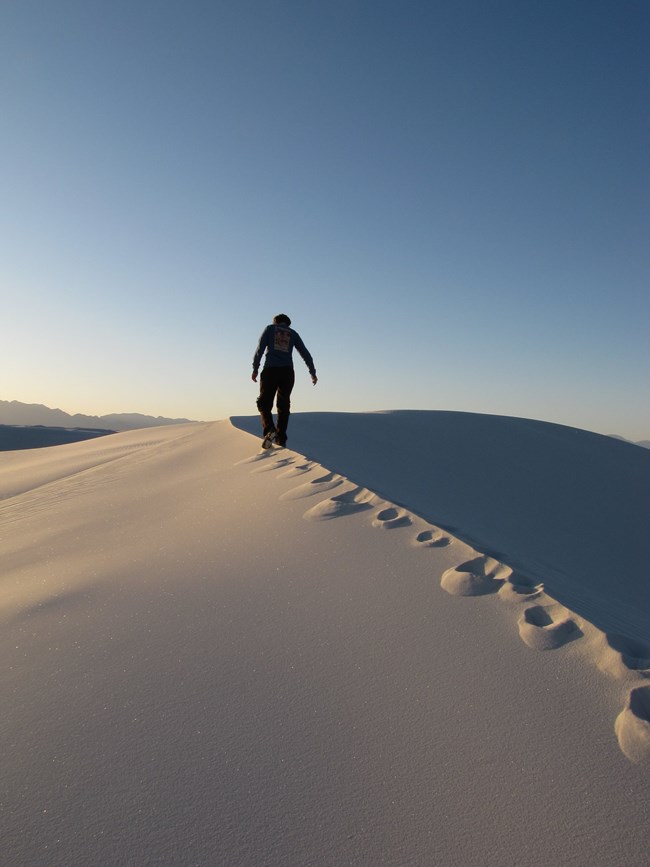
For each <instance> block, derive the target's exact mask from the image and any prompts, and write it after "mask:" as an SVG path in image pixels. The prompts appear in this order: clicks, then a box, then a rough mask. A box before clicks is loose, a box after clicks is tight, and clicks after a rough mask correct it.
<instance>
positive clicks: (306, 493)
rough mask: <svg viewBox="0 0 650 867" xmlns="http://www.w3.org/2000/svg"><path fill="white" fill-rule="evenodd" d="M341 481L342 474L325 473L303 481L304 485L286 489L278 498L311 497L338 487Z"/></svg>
mask: <svg viewBox="0 0 650 867" xmlns="http://www.w3.org/2000/svg"><path fill="white" fill-rule="evenodd" d="M342 482H343V478H342V476H339V475H337V474H336V473H326V474H325V475H324V476H319V477H318V478H317V479H312V480H311V481H310V482H305V484H304V485H299V486H298V487H297V488H292V489H291V490H290V491H286V492H285V493H284V494H282V496H281V497H280V499H281V500H300V499H302V498H303V497H313V496H314V494H322V493H323V492H324V491H330V490H331V489H332V488H336V487H338V485H340V484H342Z"/></svg>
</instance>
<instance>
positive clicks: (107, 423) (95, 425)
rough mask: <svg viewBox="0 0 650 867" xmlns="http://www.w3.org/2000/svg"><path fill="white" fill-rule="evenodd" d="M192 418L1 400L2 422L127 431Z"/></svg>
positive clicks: (188, 420)
mask: <svg viewBox="0 0 650 867" xmlns="http://www.w3.org/2000/svg"><path fill="white" fill-rule="evenodd" d="M191 421H192V419H188V418H163V416H151V415H142V414H141V413H137V412H132V413H112V414H110V415H99V416H98V415H82V414H81V413H76V414H75V415H70V413H67V412H64V411H63V410H62V409H51V408H50V407H49V406H44V405H43V404H40V403H21V402H20V401H18V400H0V424H8V425H44V426H47V427H73V428H90V429H91V430H95V429H100V430H112V431H126V430H138V429H140V428H145V427H159V426H160V425H169V424H187V423H188V422H191Z"/></svg>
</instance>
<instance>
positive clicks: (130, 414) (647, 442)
mask: <svg viewBox="0 0 650 867" xmlns="http://www.w3.org/2000/svg"><path fill="white" fill-rule="evenodd" d="M3 402H5V403H18V404H20V405H21V406H26V407H29V408H37V409H43V410H46V411H48V412H61V413H64V414H65V415H67V416H69V417H70V418H71V419H75V418H76V417H81V418H96V419H97V420H98V421H101V420H103V419H109V418H111V417H115V418H120V417H124V418H133V417H138V416H142V417H143V418H146V419H161V418H162V419H164V420H165V421H169V422H175V423H178V422H180V423H182V422H185V423H189V424H211V423H214V422H219V421H225V420H228V419H231V420H232V419H233V418H235V419H237V418H253V419H255V418H258V416H259V413H257V412H244V413H230V414H229V415H226V416H222V417H220V418H209V419H193V418H186V417H185V416H175V417H168V416H162V415H160V414H157V415H152V414H149V413H142V412H138V411H137V410H134V411H130V412H119V411H117V412H108V413H102V414H101V415H95V414H91V413H84V412H74V413H72V412H68V411H67V410H65V409H63V408H62V407H59V406H56V407H49V406H47V405H45V404H42V403H30V404H27V403H24V402H23V401H4V400H3V399H2V398H0V405H1V404H2V403H3ZM418 412H422V413H440V414H442V415H444V414H446V413H449V414H457V415H468V416H488V417H489V416H492V417H493V418H502V419H520V420H523V421H531V422H539V423H540V424H543V425H545V424H550V425H558V426H560V427H569V428H574V429H576V430H581V431H585V432H587V433H595V434H598V435H601V436H605V437H609V438H613V439H619V440H623V441H625V442H629V443H631V444H632V445H641V446H645V447H646V448H647V447H650V438H643V437H642V438H641V439H639V440H631V439H628V438H627V437H625V436H623V435H622V434H619V433H617V432H616V431H609V432H604V431H594V430H589V429H588V428H580V427H576V426H575V425H565V424H563V423H562V422H553V421H549V420H547V419H541V418H535V417H532V416H508V415H504V414H501V413H490V412H470V411H467V410H450V409H443V408H436V409H422V408H420V409H413V408H411V407H391V408H390V409H387V408H384V409H375V410H365V411H356V410H318V409H317V410H309V411H306V410H304V411H303V410H297V411H292V416H293V415H295V416H299V415H313V414H318V413H321V414H323V415H337V414H341V415H350V414H353V415H373V414H377V415H382V414H391V413H418ZM274 413H275V409H274ZM2 426H5V427H12V426H16V427H30V426H35V427H44V428H47V427H53V428H56V427H57V425H47V424H46V423H40V422H39V423H32V424H31V425H30V424H29V423H21V422H4V421H2V420H0V427H2ZM132 429H133V428H125V429H124V430H132ZM120 430H121V429H120ZM120 430H117V431H114V432H116V433H119V432H120Z"/></svg>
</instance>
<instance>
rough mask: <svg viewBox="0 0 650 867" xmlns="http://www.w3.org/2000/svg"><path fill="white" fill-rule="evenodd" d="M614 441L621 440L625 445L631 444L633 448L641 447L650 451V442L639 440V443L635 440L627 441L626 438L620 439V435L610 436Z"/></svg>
mask: <svg viewBox="0 0 650 867" xmlns="http://www.w3.org/2000/svg"><path fill="white" fill-rule="evenodd" d="M608 436H609V437H611V438H612V439H613V440H621V441H622V442H624V443H631V444H632V445H633V446H641V448H643V449H650V440H639V442H636V443H635V442H634V440H626V439H625V437H620V436H619V435H618V434H608Z"/></svg>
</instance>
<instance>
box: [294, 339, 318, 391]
mask: <svg viewBox="0 0 650 867" xmlns="http://www.w3.org/2000/svg"><path fill="white" fill-rule="evenodd" d="M294 334H295V340H294V342H295V347H296V349H297V350H298V352H299V353H300V355H301V356H302V359H303V361H304V362H305V364H306V365H307V370H308V371H309V373H310V374H311V381H312V383H313V384H314V385H316V383H317V382H318V377H317V376H316V368H315V367H314V359H313V358H312V357H311V353H310V352H309V350H308V349H307V347H306V346H305V344H304V343H303V342H302V338H301V337H300V335H299V334H296V333H295V332H294Z"/></svg>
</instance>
